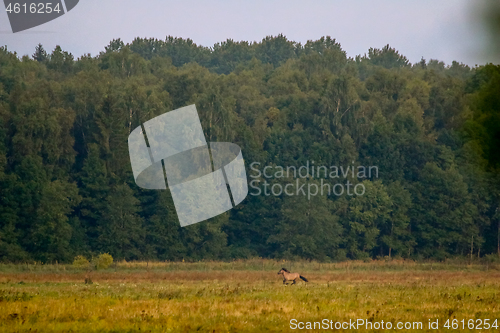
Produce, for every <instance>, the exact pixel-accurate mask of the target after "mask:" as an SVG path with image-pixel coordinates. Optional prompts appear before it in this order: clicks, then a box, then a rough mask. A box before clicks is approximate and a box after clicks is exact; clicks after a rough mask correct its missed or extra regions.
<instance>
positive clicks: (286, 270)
mask: <svg viewBox="0 0 500 333" xmlns="http://www.w3.org/2000/svg"><path fill="white" fill-rule="evenodd" d="M281 269H282V270H284V271H285V272H287V273H290V271H289V270H288V269H286V268H284V267H283V268H281Z"/></svg>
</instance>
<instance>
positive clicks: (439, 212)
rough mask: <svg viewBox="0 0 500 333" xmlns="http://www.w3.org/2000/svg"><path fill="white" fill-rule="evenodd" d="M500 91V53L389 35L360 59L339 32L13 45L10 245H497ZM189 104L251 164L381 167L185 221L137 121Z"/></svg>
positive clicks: (163, 249)
mask: <svg viewBox="0 0 500 333" xmlns="http://www.w3.org/2000/svg"><path fill="white" fill-rule="evenodd" d="M499 92H500V66H497V65H493V64H488V65H485V66H478V67H476V68H469V67H468V66H466V65H463V64H460V63H457V62H453V63H452V64H451V65H446V64H444V63H443V62H440V61H437V60H429V61H427V60H425V59H422V60H421V61H420V62H418V63H415V64H412V63H410V62H409V61H408V59H407V58H406V57H405V56H403V55H401V54H399V52H398V51H396V50H395V49H393V48H391V47H390V46H389V45H387V46H385V47H383V48H381V49H376V48H373V49H370V50H369V51H368V53H367V54H365V55H360V56H357V57H355V58H349V57H347V55H346V52H345V51H344V50H342V48H341V46H340V44H339V43H338V42H336V41H335V39H331V38H330V37H325V38H321V39H319V40H316V41H309V42H307V43H306V44H304V45H302V44H300V43H296V42H293V41H290V40H288V39H287V38H286V37H285V36H283V35H279V36H275V37H266V38H265V39H263V40H262V41H261V42H254V43H248V42H235V41H232V40H227V41H225V42H222V43H218V44H216V45H214V46H213V47H211V48H207V47H202V46H199V45H196V44H195V43H193V41H192V40H190V39H187V40H186V39H181V38H174V37H170V36H169V37H167V38H166V40H165V41H162V40H157V39H141V38H137V39H135V40H134V41H133V42H131V43H129V44H125V43H123V42H122V41H121V40H120V39H118V40H113V41H112V42H111V43H110V44H109V45H108V46H107V47H106V48H105V50H104V51H103V52H101V53H100V54H99V55H98V56H95V57H92V56H90V55H85V56H82V57H80V58H78V59H76V60H75V59H74V57H73V55H71V54H70V53H68V52H65V51H63V50H62V49H61V47H59V46H58V47H56V48H55V49H54V50H53V51H52V52H47V51H46V50H44V48H43V46H42V45H38V46H36V48H35V51H34V54H33V55H32V57H28V56H23V57H19V56H18V55H17V54H15V53H13V52H10V51H9V50H8V49H7V48H6V47H2V48H0V260H1V261H4V262H26V261H41V262H54V261H56V260H57V261H59V262H70V261H72V260H73V258H74V257H75V256H76V255H86V256H91V255H95V254H98V253H105V252H107V253H110V254H111V255H112V256H113V257H114V258H115V259H126V260H201V259H222V260H228V259H232V258H249V257H267V258H287V259H295V258H304V259H314V260H319V261H336V260H346V259H368V258H377V257H393V258H394V257H396V258H400V257H402V258H412V259H427V258H429V259H434V260H444V259H446V258H450V257H455V256H467V255H469V256H473V257H483V256H484V255H487V254H494V255H496V254H497V251H498V250H499V245H498V244H499V243H498V239H499V236H500V209H499V205H500V186H499V185H500V177H499V170H500V149H499V148H500V93H499ZM190 104H196V107H197V109H198V112H199V115H200V119H201V121H202V126H203V129H204V132H205V135H206V138H207V142H212V141H219V142H233V143H236V144H238V145H239V146H240V147H241V148H242V153H243V156H244V159H245V163H246V166H247V175H248V176H249V180H251V178H250V176H251V175H253V173H252V171H251V169H250V163H253V162H258V163H260V166H261V168H262V167H264V166H296V167H300V166H303V165H305V164H306V163H307V162H308V161H314V163H315V164H316V165H324V166H352V165H363V166H377V168H378V177H372V178H363V179H361V178H358V177H351V178H350V179H349V180H350V181H351V182H352V183H353V184H358V183H362V184H363V186H364V188H365V193H364V195H360V196H354V195H348V194H346V193H345V194H343V195H340V196H337V195H317V196H313V197H310V198H308V197H307V196H302V195H296V196H286V195H279V196H265V195H258V196H254V195H248V197H247V198H246V199H245V200H244V201H243V202H242V204H240V205H238V206H237V207H236V208H234V209H232V210H231V211H229V212H227V213H225V214H222V215H220V216H218V217H215V218H212V219H210V220H208V221H205V222H201V223H198V224H195V225H191V226H188V227H185V228H181V227H180V225H179V222H178V219H177V216H176V212H175V208H174V204H173V201H172V198H171V196H170V192H169V191H168V190H166V191H153V190H144V189H141V188H139V187H138V186H137V185H136V184H135V183H134V178H133V175H132V170H131V165H130V159H129V154H128V145H127V138H128V135H129V133H130V132H131V130H133V129H135V128H136V127H137V126H139V125H140V124H141V123H143V122H145V121H147V120H149V119H151V118H153V117H155V116H157V115H160V114H162V113H165V112H168V111H170V110H174V109H176V108H179V107H183V106H186V105H190ZM269 181H270V182H271V183H279V182H285V181H289V179H283V178H275V179H270V180H269ZM300 181H302V182H307V183H309V182H312V183H318V182H319V179H318V178H307V179H306V178H304V179H302V178H301V179H300ZM323 181H326V182H329V183H330V184H332V185H333V184H335V183H336V182H339V181H343V180H342V179H335V178H328V179H323Z"/></svg>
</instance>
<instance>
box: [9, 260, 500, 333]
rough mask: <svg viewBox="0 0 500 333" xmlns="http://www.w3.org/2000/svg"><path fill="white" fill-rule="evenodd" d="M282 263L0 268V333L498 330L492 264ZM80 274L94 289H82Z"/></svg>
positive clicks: (499, 306)
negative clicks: (406, 325) (327, 323)
mask: <svg viewBox="0 0 500 333" xmlns="http://www.w3.org/2000/svg"><path fill="white" fill-rule="evenodd" d="M290 264H291V263H290V262H273V261H267V260H257V259H256V260H253V261H239V262H231V263H222V262H205V263H147V264H146V263H119V264H118V265H116V267H112V268H109V269H107V270H103V271H94V272H90V273H87V272H82V271H79V270H76V269H73V268H71V267H70V266H63V265H58V267H54V266H56V265H43V266H46V267H44V268H40V270H35V269H33V270H29V269H27V268H20V267H19V266H15V265H14V266H13V267H5V266H4V267H1V266H0V271H1V272H2V273H0V331H1V332H33V331H37V332H68V331H73V332H83V331H84V332H139V331H140V332H144V331H146V332H149V331H151V332H194V331H200V332H213V331H215V332H266V331H270V332H282V331H298V330H292V329H291V328H290V320H291V319H297V321H302V322H307V321H310V322H314V321H321V320H323V319H329V320H333V321H349V320H356V319H364V320H369V321H371V322H372V323H375V322H380V321H382V320H384V322H387V321H390V322H392V323H393V324H394V325H395V324H396V323H397V322H422V323H423V325H424V330H423V331H427V323H428V321H429V319H430V320H432V321H435V320H439V322H440V330H436V332H437V331H440V332H449V331H451V330H447V329H444V328H443V324H444V323H445V322H446V320H447V319H457V320H459V321H460V320H462V319H464V320H465V321H466V325H467V320H469V319H477V318H480V319H490V320H492V319H493V320H494V319H498V321H499V325H500V302H499V297H500V270H499V269H498V267H496V266H489V267H488V268H486V267H483V266H482V265H470V266H467V265H463V267H462V269H459V268H460V267H459V266H455V265H452V266H451V267H446V265H444V264H437V263H433V264H431V263H419V264H417V263H405V264H404V265H403V263H401V262H399V263H398V262H392V263H391V262H371V263H361V262H350V263H337V264H321V266H319V264H318V263H310V262H295V263H292V266H290ZM430 265H432V266H430ZM25 266H26V265H25ZM49 266H50V267H49ZM281 266H285V267H287V268H289V269H290V267H291V270H292V271H297V272H299V273H301V274H302V275H304V276H306V277H307V278H308V279H309V281H310V283H307V284H306V283H303V282H300V283H299V284H298V285H293V286H292V285H288V286H284V285H283V284H282V282H281V280H280V277H279V276H278V275H277V274H276V273H277V271H278V269H279V268H281ZM259 267H260V269H259ZM25 269H26V270H25ZM37 269H38V267H37ZM115 270H116V271H115ZM86 277H87V278H90V279H91V280H92V281H93V284H84V280H85V278H86ZM466 330H467V329H466ZM359 331H365V330H364V329H360V330H359ZM399 331H401V330H399ZM402 331H412V330H402ZM417 331H418V330H417ZM461 331H462V330H461ZM482 331H485V330H484V329H483V330H482ZM492 331H498V330H492Z"/></svg>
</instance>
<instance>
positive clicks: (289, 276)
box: [278, 268, 309, 284]
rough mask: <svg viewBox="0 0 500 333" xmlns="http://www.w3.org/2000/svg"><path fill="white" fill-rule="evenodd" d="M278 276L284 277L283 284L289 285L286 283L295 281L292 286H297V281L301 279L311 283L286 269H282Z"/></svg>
mask: <svg viewBox="0 0 500 333" xmlns="http://www.w3.org/2000/svg"><path fill="white" fill-rule="evenodd" d="M278 274H281V275H283V284H287V283H286V282H287V281H293V283H292V284H296V283H297V281H298V280H299V278H300V279H302V280H304V281H306V282H309V281H307V279H306V278H305V277H303V276H302V275H300V274H299V273H290V272H289V271H288V270H287V269H286V268H282V269H280V271H279V272H278Z"/></svg>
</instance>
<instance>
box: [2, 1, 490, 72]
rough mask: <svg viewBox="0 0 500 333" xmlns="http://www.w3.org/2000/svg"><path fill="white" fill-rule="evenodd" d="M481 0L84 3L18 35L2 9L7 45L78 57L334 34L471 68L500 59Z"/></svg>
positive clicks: (352, 47) (362, 48)
mask: <svg viewBox="0 0 500 333" xmlns="http://www.w3.org/2000/svg"><path fill="white" fill-rule="evenodd" d="M480 3H481V1H478V0H380V1H376V0H350V1H340V0H310V1H295V0H253V1H249V0H247V1H243V0H214V1H207V0H205V1H202V0H183V1H179V0H178V1H168V0H142V1H139V0H80V2H79V3H78V5H77V6H76V7H75V8H74V9H73V10H71V11H70V12H68V13H66V14H65V15H63V16H61V17H59V18H57V19H55V20H53V21H50V22H48V23H45V24H43V25H40V26H37V27H34V28H31V29H29V30H25V31H22V32H18V33H15V34H14V33H12V30H11V27H10V25H9V21H8V17H7V13H6V11H5V10H4V7H2V8H1V10H0V46H4V45H6V46H7V49H8V50H10V51H16V52H17V53H18V54H19V55H24V54H28V55H31V54H33V52H34V49H35V46H36V45H37V44H38V43H41V44H42V45H43V46H44V48H45V49H46V50H47V51H52V50H53V49H54V48H55V46H56V45H60V46H61V47H62V49H63V50H65V51H68V52H71V53H72V54H73V55H74V56H75V58H77V57H79V56H81V55H83V54H87V53H90V54H91V55H93V56H95V55H98V54H99V52H100V51H104V47H105V46H106V45H108V44H109V42H110V41H111V40H112V39H115V38H121V39H122V40H123V41H124V42H125V43H128V42H131V41H132V40H133V39H134V38H135V37H147V38H151V37H153V38H158V39H162V40H164V39H165V37H166V36H167V35H171V36H174V37H182V38H191V39H192V40H193V41H194V42H195V43H196V44H199V45H203V46H213V45H214V44H215V43H217V42H221V41H225V40H227V39H233V40H236V41H240V40H246V41H261V40H262V39H263V38H265V37H266V36H269V35H273V36H276V35H278V34H280V33H282V34H284V35H285V36H286V37H287V38H288V39H290V40H293V41H296V42H301V43H303V44H304V43H305V42H307V41H308V40H317V39H319V38H320V37H322V36H331V37H332V38H335V39H336V40H337V42H339V43H340V44H341V45H342V48H343V49H344V50H345V51H346V52H347V55H348V56H349V57H355V56H356V55H358V54H362V55H363V54H365V53H368V49H369V48H370V47H373V48H382V47H383V46H384V45H386V44H390V45H391V47H394V48H396V49H397V50H398V51H399V52H400V53H401V54H403V55H405V56H406V57H407V58H408V59H409V60H410V62H412V63H415V62H418V61H420V59H421V58H422V57H423V58H425V59H427V60H429V59H437V60H440V61H444V62H445V63H446V64H451V62H452V61H453V60H455V61H458V62H462V63H465V64H467V65H469V66H475V65H476V64H478V65H481V64H485V63H487V62H494V63H498V61H497V59H492V55H491V54H490V55H488V54H486V53H485V52H484V50H485V49H486V46H487V37H486V36H487V35H486V33H485V32H484V29H483V26H482V24H481V21H480V17H481V15H480V12H481V10H480V8H479V7H478V4H480Z"/></svg>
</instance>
